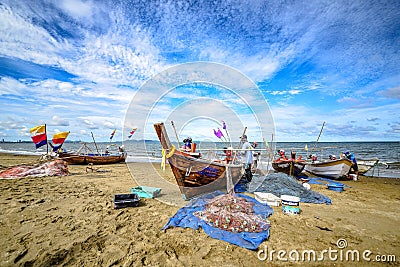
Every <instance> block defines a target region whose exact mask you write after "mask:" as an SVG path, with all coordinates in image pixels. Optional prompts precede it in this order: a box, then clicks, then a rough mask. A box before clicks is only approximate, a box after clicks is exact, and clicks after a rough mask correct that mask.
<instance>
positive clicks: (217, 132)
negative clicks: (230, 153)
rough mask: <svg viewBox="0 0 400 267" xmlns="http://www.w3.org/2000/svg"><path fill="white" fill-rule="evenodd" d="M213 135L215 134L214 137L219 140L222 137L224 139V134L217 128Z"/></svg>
mask: <svg viewBox="0 0 400 267" xmlns="http://www.w3.org/2000/svg"><path fill="white" fill-rule="evenodd" d="M214 134H215V136H216V137H218V138H219V139H221V138H222V137H223V138H224V139H225V136H224V134H223V133H222V132H221V129H220V128H218V131H216V130H215V129H214Z"/></svg>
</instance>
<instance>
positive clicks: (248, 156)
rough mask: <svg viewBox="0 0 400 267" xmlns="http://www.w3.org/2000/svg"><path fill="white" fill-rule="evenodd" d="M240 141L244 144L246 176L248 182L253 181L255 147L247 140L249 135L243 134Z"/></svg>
mask: <svg viewBox="0 0 400 267" xmlns="http://www.w3.org/2000/svg"><path fill="white" fill-rule="evenodd" d="M240 143H241V144H242V147H241V148H242V149H243V153H242V154H243V155H244V156H245V157H244V161H243V163H244V170H245V177H246V180H247V182H251V180H252V179H253V174H252V173H251V164H252V163H253V151H252V149H253V147H252V146H251V144H250V143H249V141H247V135H243V136H241V137H240Z"/></svg>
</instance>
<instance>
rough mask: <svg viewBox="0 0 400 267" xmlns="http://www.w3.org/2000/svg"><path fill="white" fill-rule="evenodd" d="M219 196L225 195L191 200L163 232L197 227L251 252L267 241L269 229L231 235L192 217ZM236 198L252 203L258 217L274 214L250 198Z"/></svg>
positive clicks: (219, 193)
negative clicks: (170, 228)
mask: <svg viewBox="0 0 400 267" xmlns="http://www.w3.org/2000/svg"><path fill="white" fill-rule="evenodd" d="M221 194H225V193H223V192H221V191H216V192H213V193H210V194H207V195H204V196H201V197H199V198H196V199H193V200H192V201H191V202H190V203H189V204H188V205H186V206H185V207H183V208H181V209H180V210H178V212H177V213H176V214H175V215H174V216H173V217H172V218H171V219H169V221H168V223H167V224H166V225H165V226H164V227H163V230H165V229H168V228H169V227H174V226H175V227H182V228H192V229H194V230H197V229H198V228H199V227H201V228H203V231H204V232H205V233H206V234H208V235H209V236H210V237H212V238H215V239H219V240H224V241H226V242H229V243H231V244H234V245H237V246H240V247H244V248H247V249H251V250H255V249H257V248H258V247H259V246H260V244H261V243H262V242H263V241H264V240H266V239H268V237H269V228H268V230H265V231H262V232H260V233H249V232H241V233H233V232H229V231H225V230H222V229H219V228H215V227H214V226H211V225H209V224H207V223H206V222H205V221H203V220H201V219H199V218H197V217H196V216H194V215H193V213H194V212H196V211H203V210H204V209H205V206H206V204H207V203H208V202H209V200H211V199H213V198H214V197H216V196H219V195H221ZM237 196H239V197H243V198H245V199H246V200H247V201H249V202H252V203H254V206H253V208H254V213H255V214H258V215H260V216H261V217H262V218H267V217H268V216H270V215H271V214H273V213H274V211H273V209H272V208H271V207H269V206H268V205H264V204H261V203H259V202H258V201H256V200H255V199H254V198H252V197H249V196H246V195H242V194H237Z"/></svg>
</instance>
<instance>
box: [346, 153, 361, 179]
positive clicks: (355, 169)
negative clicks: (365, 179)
mask: <svg viewBox="0 0 400 267" xmlns="http://www.w3.org/2000/svg"><path fill="white" fill-rule="evenodd" d="M343 154H344V155H345V156H346V158H348V159H349V160H351V161H352V162H353V166H351V168H352V169H353V171H354V173H355V174H356V175H357V180H358V165H357V160H356V157H355V156H354V154H353V153H350V151H346V152H344V153H343Z"/></svg>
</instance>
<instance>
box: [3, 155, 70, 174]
mask: <svg viewBox="0 0 400 267" xmlns="http://www.w3.org/2000/svg"><path fill="white" fill-rule="evenodd" d="M65 175H68V165H67V164H66V162H65V161H63V160H60V159H57V160H53V161H48V162H43V163H37V164H34V165H19V166H15V167H11V168H8V169H6V170H4V171H0V178H21V177H27V176H30V177H43V176H65Z"/></svg>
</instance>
